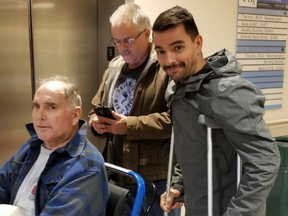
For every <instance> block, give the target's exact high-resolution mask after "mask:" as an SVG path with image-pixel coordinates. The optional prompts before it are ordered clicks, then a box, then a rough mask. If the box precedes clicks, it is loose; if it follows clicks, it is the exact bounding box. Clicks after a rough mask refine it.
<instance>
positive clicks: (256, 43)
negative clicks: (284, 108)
mask: <svg viewBox="0 0 288 216" xmlns="http://www.w3.org/2000/svg"><path fill="white" fill-rule="evenodd" d="M237 16H238V17H237V39H236V58H237V60H238V61H239V62H240V63H241V64H242V67H243V72H242V75H243V77H245V78H246V79H247V80H249V81H251V82H253V83H254V84H256V85H257V86H258V87H259V88H260V89H261V90H262V91H263V92H264V94H265V96H266V103H265V108H266V109H278V108H281V105H282V95H283V79H284V75H286V76H288V75H287V72H285V61H286V60H285V57H286V43H287V31H288V30H287V28H288V0H239V1H238V13H237Z"/></svg>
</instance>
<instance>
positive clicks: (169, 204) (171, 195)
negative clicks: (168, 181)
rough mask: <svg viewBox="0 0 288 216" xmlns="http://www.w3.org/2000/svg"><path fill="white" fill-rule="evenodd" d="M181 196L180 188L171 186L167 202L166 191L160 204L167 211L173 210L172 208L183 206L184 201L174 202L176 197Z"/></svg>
mask: <svg viewBox="0 0 288 216" xmlns="http://www.w3.org/2000/svg"><path fill="white" fill-rule="evenodd" d="M180 196H181V192H180V191H179V190H176V189H173V188H170V192H169V197H168V199H167V202H166V192H165V193H163V194H162V195H161V200H160V206H161V208H162V209H163V211H165V212H171V209H175V208H181V207H182V206H183V203H182V202H176V203H174V204H173V202H174V199H176V198H177V197H180Z"/></svg>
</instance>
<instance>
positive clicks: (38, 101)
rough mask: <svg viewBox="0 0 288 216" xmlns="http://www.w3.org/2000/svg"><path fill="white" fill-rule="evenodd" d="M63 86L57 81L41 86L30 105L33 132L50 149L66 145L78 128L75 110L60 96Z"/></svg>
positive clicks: (77, 114) (77, 116)
mask: <svg viewBox="0 0 288 216" xmlns="http://www.w3.org/2000/svg"><path fill="white" fill-rule="evenodd" d="M64 85H65V84H64V83H62V82H59V81H51V82H48V83H45V84H43V85H42V86H40V87H39V88H38V89H37V91H36V93H35V96H34V99H33V103H32V118H33V124H34V127H35V130H36V132H37V134H38V136H39V138H40V139H41V140H43V141H44V142H45V143H46V145H47V147H50V148H51V147H52V148H53V147H57V146H59V145H60V146H61V144H63V143H65V144H66V142H67V141H69V140H70V139H71V138H72V137H73V136H74V135H75V130H76V129H77V127H78V121H79V117H80V116H79V113H78V112H77V108H73V106H71V105H70V106H68V105H67V101H66V99H65V98H64V96H63V94H62V93H63V88H64ZM78 111H79V110H78Z"/></svg>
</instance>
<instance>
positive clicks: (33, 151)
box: [0, 75, 109, 216]
mask: <svg viewBox="0 0 288 216" xmlns="http://www.w3.org/2000/svg"><path fill="white" fill-rule="evenodd" d="M81 104H82V102H81V97H80V95H79V93H78V89H77V84H76V82H74V81H73V80H69V79H68V78H67V77H63V76H60V75H56V76H52V77H49V78H47V79H44V80H42V81H41V83H40V87H39V88H38V89H37V91H36V93H35V95H34V99H33V102H32V119H33V124H32V123H30V124H27V125H26V127H27V130H28V132H29V133H30V135H31V138H30V139H29V140H28V141H27V142H26V143H25V144H24V145H23V146H22V147H21V148H20V150H19V151H18V152H17V153H16V154H15V155H14V156H13V157H12V158H10V159H9V160H8V161H7V162H6V163H5V164H4V165H3V167H2V168H1V170H0V204H10V205H14V206H17V207H19V208H21V209H22V210H23V211H24V212H25V213H26V214H27V215H28V216H35V215H75V216H79V215H85V216H88V215H93V216H94V215H105V208H106V204H107V202H108V199H109V191H108V183H107V176H106V170H105V166H104V161H103V158H102V156H101V154H100V153H99V151H98V150H97V149H96V148H95V147H94V146H93V145H92V144H91V143H90V142H89V140H88V139H87V137H86V132H87V131H86V130H87V122H85V121H84V120H81V119H80V117H81V114H82V108H81ZM1 206H2V207H3V206H4V207H5V205H0V209H1ZM6 207H7V206H6ZM0 211H1V210H0Z"/></svg>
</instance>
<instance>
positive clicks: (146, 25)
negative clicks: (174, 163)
mask: <svg viewBox="0 0 288 216" xmlns="http://www.w3.org/2000/svg"><path fill="white" fill-rule="evenodd" d="M110 22H111V32H112V39H111V43H112V44H113V45H114V46H116V47H117V48H118V50H119V52H120V56H117V57H115V58H114V59H113V60H112V61H111V62H110V64H109V67H108V69H107V70H106V71H105V73H104V75H103V80H102V83H101V85H100V88H99V89H98V92H97V94H96V95H95V96H94V98H93V100H92V104H93V106H94V107H101V106H106V107H109V108H113V110H114V111H113V112H112V114H113V116H114V118H115V120H112V119H108V118H105V117H101V116H97V115H96V114H95V113H94V111H93V110H92V111H91V112H90V114H89V117H90V120H89V125H90V126H91V130H92V132H93V133H94V135H95V136H98V137H104V138H106V139H104V140H105V141H106V142H105V145H106V146H105V149H104V152H103V155H104V157H105V158H106V160H107V161H108V162H110V163H113V164H116V165H118V166H121V167H124V168H127V169H130V170H133V171H135V172H137V173H139V174H140V175H141V176H142V177H143V178H144V179H145V180H149V181H152V182H153V183H154V184H155V186H156V189H157V196H156V199H155V203H154V205H153V207H152V209H151V211H150V214H149V215H157V216H158V215H163V210H162V209H161V208H160V205H159V201H160V195H161V194H162V193H163V192H164V191H165V189H166V178H167V171H168V160H169V150H170V134H171V121H170V116H169V112H168V108H167V106H166V101H165V97H164V94H165V91H166V87H167V84H168V82H169V78H168V76H167V75H166V74H165V72H164V71H163V70H162V69H160V66H159V64H158V61H157V57H156V53H155V51H154V48H153V47H152V44H151V42H150V29H151V25H150V19H149V17H148V15H147V13H146V12H145V11H144V10H143V9H142V8H141V7H139V6H138V5H136V4H124V5H122V6H120V7H119V8H118V9H117V10H116V11H115V12H114V13H113V14H112V16H111V17H110ZM113 180H114V179H113ZM125 183H126V184H129V183H128V182H127V181H126V182H125ZM130 184H131V182H130ZM134 185H135V184H134ZM135 186H136V185H135ZM147 193H148V194H147ZM149 193H150V194H149ZM151 194H153V190H152V188H150V187H149V186H146V199H145V200H144V204H143V206H144V207H145V209H146V208H147V207H148V205H149V203H151ZM178 211H179V210H178ZM170 215H174V214H173V213H172V214H170Z"/></svg>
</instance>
